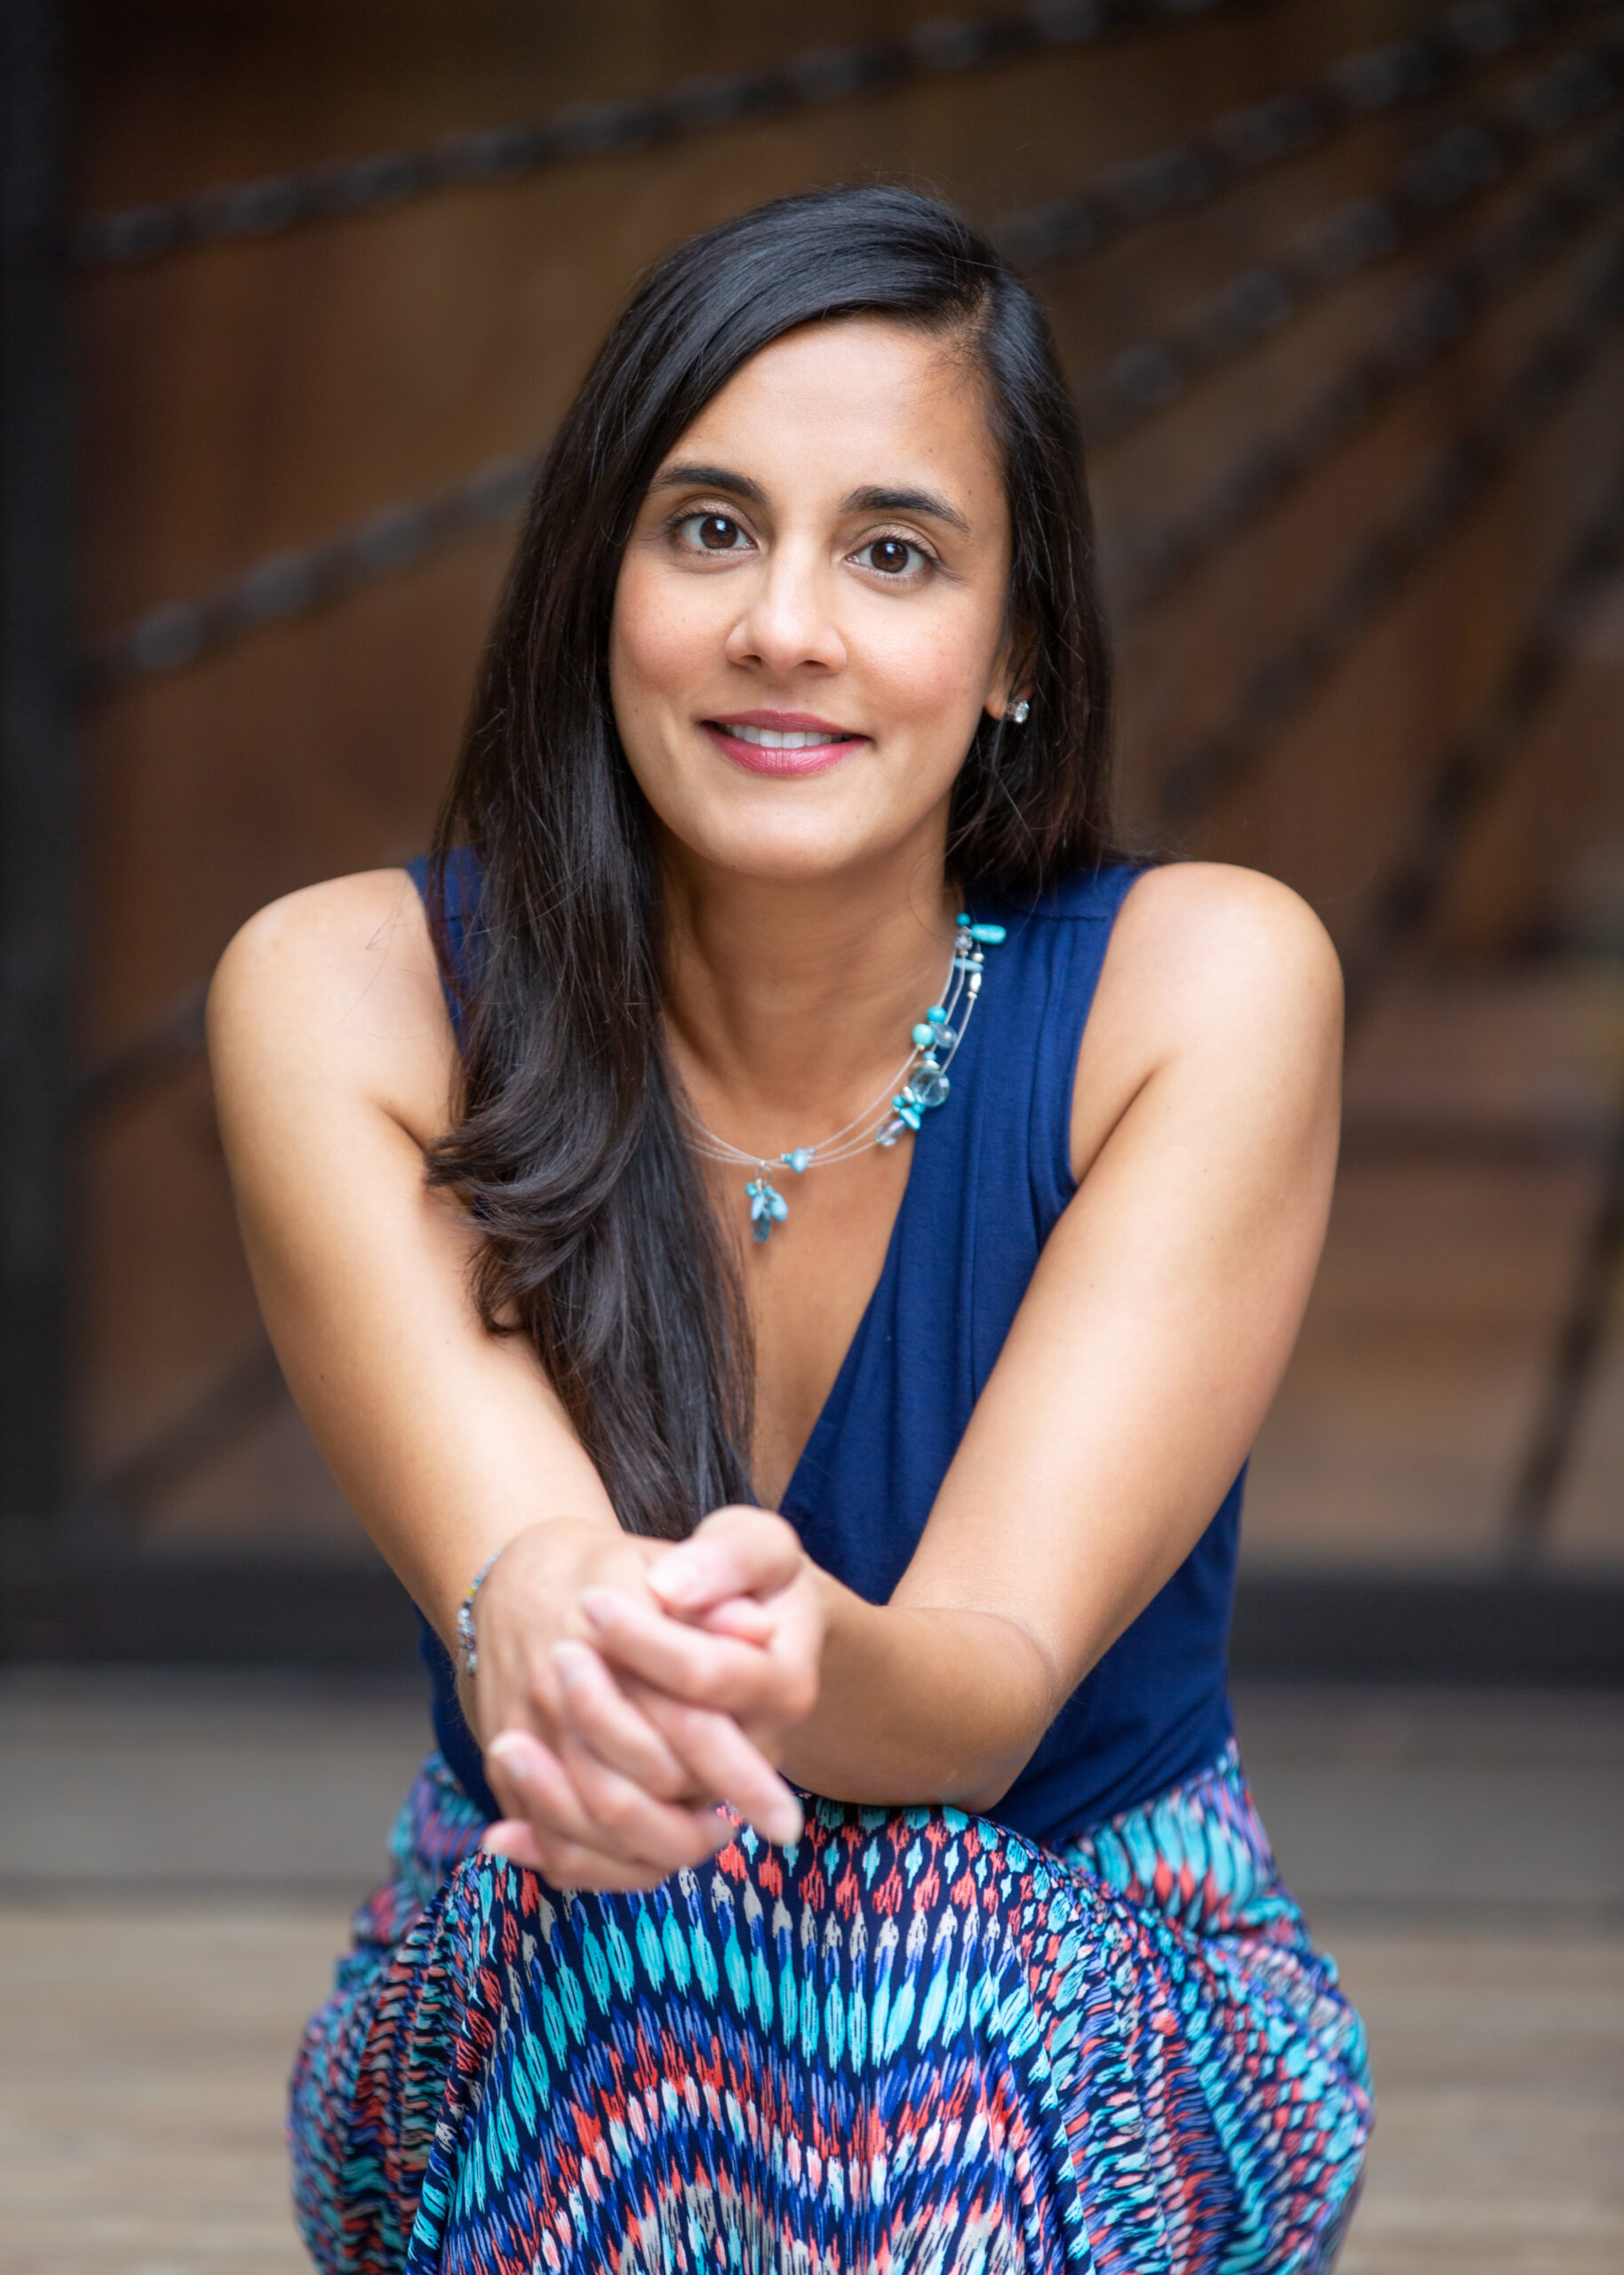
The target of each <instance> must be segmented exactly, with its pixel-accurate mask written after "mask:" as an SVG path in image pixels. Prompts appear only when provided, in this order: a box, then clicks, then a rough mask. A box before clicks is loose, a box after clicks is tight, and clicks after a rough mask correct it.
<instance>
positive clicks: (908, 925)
mask: <svg viewBox="0 0 1624 2275" xmlns="http://www.w3.org/2000/svg"><path fill="white" fill-rule="evenodd" d="M665 906H666V920H667V934H666V973H667V981H666V986H667V994H666V1018H667V1028H668V1033H669V1034H670V1038H671V1045H672V1050H673V1058H674V1059H675V1062H676V1067H677V1072H678V1074H679V1075H680V1077H681V1081H682V1082H683V1083H684V1085H685V1086H686V1088H687V1090H688V1091H689V1098H690V1100H691V1102H692V1105H693V1108H694V1111H695V1112H696V1113H697V1114H698V1116H699V1118H700V1120H701V1121H702V1122H705V1123H706V1124H707V1125H708V1126H709V1127H711V1128H712V1129H713V1130H716V1132H717V1134H718V1135H719V1136H721V1137H724V1138H728V1140H729V1142H731V1143H732V1144H734V1145H741V1146H744V1147H745V1148H747V1149H750V1150H754V1149H755V1148H757V1147H760V1150H761V1151H762V1153H766V1154H768V1155H769V1156H771V1155H776V1153H779V1152H781V1151H782V1150H784V1148H786V1147H788V1146H790V1145H800V1144H816V1143H817V1142H818V1141H819V1140H820V1139H821V1138H824V1136H825V1135H826V1134H827V1133H828V1132H830V1131H831V1130H834V1129H836V1128H837V1127H838V1126H839V1125H840V1123H842V1122H845V1121H846V1120H847V1118H848V1115H850V1114H856V1113H858V1112H860V1111H861V1110H863V1109H864V1107H865V1106H867V1105H868V1104H869V1102H870V1100H871V1098H872V1097H873V1096H874V1094H875V1093H876V1092H877V1091H878V1090H879V1089H880V1086H881V1085H882V1084H883V1083H884V1082H886V1081H887V1080H888V1078H889V1076H890V1075H891V1074H893V1073H894V1072H895V1070H896V1067H897V1066H900V1065H901V1063H902V1062H903V1060H904V1058H906V1057H907V1055H908V1050H909V1047H910V1045H909V1034H910V1031H911V1029H912V1026H913V1025H914V1023H915V1022H916V1021H917V1020H918V1019H919V1018H921V1017H922V1015H923V1013H924V1011H925V1010H926V1009H927V1006H928V1005H930V1004H932V1003H935V1002H939V1001H940V1000H941V996H942V992H943V987H944V986H945V985H946V982H947V976H948V970H949V963H950V960H951V953H952V938H953V919H954V915H955V914H956V912H957V908H958V906H959V904H958V902H957V901H956V899H955V898H953V897H952V895H951V893H950V891H949V890H948V887H947V883H946V880H945V878H944V876H943V862H942V849H941V845H940V842H938V843H937V846H936V848H935V857H934V858H921V856H920V854H919V849H918V848H917V846H915V847H911V848H909V849H908V851H907V854H906V856H905V858H904V857H903V856H901V855H899V856H897V857H895V858H888V859H882V860H880V861H879V862H876V863H874V864H872V865H870V866H867V867H865V868H864V870H862V871H861V872H856V873H854V872H843V873H841V874H840V875H838V876H832V877H818V878H812V879H798V880H793V881H791V882H784V881H782V880H778V879H758V878H740V877H737V876H733V875H722V874H717V873H715V872H711V873H708V874H707V873H705V872H703V871H701V870H700V869H698V868H697V866H696V865H695V864H694V863H693V861H692V860H691V858H688V857H686V855H684V856H682V857H680V858H668V859H667V861H666V863H665Z"/></svg>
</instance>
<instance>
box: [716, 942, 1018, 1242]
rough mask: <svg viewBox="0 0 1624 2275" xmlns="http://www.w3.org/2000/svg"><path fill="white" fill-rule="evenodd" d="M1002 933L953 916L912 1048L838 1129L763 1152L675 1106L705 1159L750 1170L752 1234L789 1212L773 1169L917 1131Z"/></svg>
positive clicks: (941, 1102)
mask: <svg viewBox="0 0 1624 2275" xmlns="http://www.w3.org/2000/svg"><path fill="white" fill-rule="evenodd" d="M1002 938H1004V927H1003V926H1002V925H1001V924H973V923H972V922H970V919H969V918H968V917H967V916H964V915H961V916H960V917H959V920H958V922H957V924H956V925H955V928H954V936H953V961H952V965H951V970H949V972H948V976H947V985H946V986H944V987H943V990H942V1000H941V1002H939V1003H933V1004H932V1005H931V1007H930V1009H929V1010H927V1012H926V1014H925V1016H924V1018H922V1019H921V1020H920V1021H919V1025H918V1026H916V1027H915V1028H914V1030H913V1033H912V1038H911V1040H912V1050H910V1051H909V1053H908V1056H907V1058H905V1059H904V1061H903V1063H902V1065H901V1066H899V1067H898V1069H897V1071H896V1074H893V1075H892V1077H891V1079H890V1081H889V1082H888V1083H887V1084H886V1086H885V1089H884V1090H882V1091H881V1092H880V1096H879V1097H878V1098H876V1099H875V1100H874V1101H873V1103H872V1105H870V1106H864V1109H863V1111H862V1113H861V1114H854V1115H853V1117H852V1119H851V1120H850V1121H849V1122H848V1123H847V1124H846V1125H845V1127H844V1129H841V1130H836V1131H835V1132H834V1133H833V1135H832V1137H828V1138H820V1139H819V1141H818V1143H817V1144H816V1145H792V1146H791V1148H790V1150H789V1152H788V1153H779V1154H776V1155H775V1156H774V1157H772V1158H771V1159H768V1157H767V1156H766V1155H764V1154H760V1153H745V1152H744V1149H743V1147H741V1146H738V1145H729V1144H728V1140H727V1139H726V1138H719V1137H718V1136H717V1135H716V1133H715V1131H714V1130H707V1129H706V1128H705V1124H704V1122H701V1121H700V1120H699V1119H698V1117H697V1115H696V1114H692V1113H690V1112H689V1109H688V1107H687V1106H683V1107H682V1108H681V1112H682V1115H683V1119H684V1120H685V1121H686V1122H687V1123H688V1125H689V1129H690V1130H692V1131H693V1133H694V1151H695V1152H696V1153H699V1154H702V1155H703V1156H704V1158H705V1160H706V1161H727V1162H728V1163H730V1164H732V1165H735V1166H736V1167H738V1168H740V1169H753V1170H754V1171H755V1175H754V1176H753V1177H750V1178H748V1179H747V1180H746V1182H745V1185H744V1193H745V1195H746V1197H747V1199H748V1200H749V1202H750V1229H751V1231H752V1233H753V1234H754V1236H755V1238H756V1239H757V1240H759V1241H764V1240H766V1239H767V1238H768V1235H769V1234H770V1233H771V1232H772V1229H773V1226H774V1225H781V1224H783V1222H784V1218H785V1217H787V1216H788V1215H789V1213H790V1204H789V1202H788V1201H786V1200H785V1199H784V1195H783V1194H782V1193H780V1192H779V1191H778V1188H777V1186H776V1185H775V1184H774V1182H773V1180H774V1178H775V1177H776V1176H777V1175H778V1173H779V1171H780V1170H781V1169H791V1170H792V1171H793V1172H794V1174H795V1175H796V1176H797V1177H801V1176H803V1175H804V1174H805V1172H806V1171H807V1170H808V1169H829V1168H831V1167H832V1165H833V1164H834V1163H835V1162H836V1161H851V1160H852V1159H853V1158H854V1157H855V1156H856V1154H858V1153H867V1152H868V1150H869V1148H870V1147H871V1146H872V1145H881V1146H888V1145H896V1141H897V1139H898V1138H900V1137H901V1136H902V1135H903V1133H904V1130H917V1129H918V1128H919V1124H920V1123H921V1122H923V1120H924V1118H925V1116H926V1115H927V1114H934V1113H935V1110H936V1108H937V1107H938V1106H945V1105H946V1103H947V1093H948V1090H949V1087H950V1086H949V1082H948V1075H947V1070H948V1068H949V1067H950V1066H951V1065H952V1063H953V1059H954V1057H955V1055H956V1054H957V1052H958V1050H959V1044H960V1043H961V1042H963V1041H964V1036H965V1030H966V1029H967V1027H968V1026H969V1024H970V1018H971V1015H972V1014H973V1012H974V1011H975V1001H976V998H977V996H978V995H979V994H981V978H982V970H983V964H984V962H985V954H984V951H985V950H986V949H988V948H991V947H996V946H998V945H999V941H1000V940H1002ZM877 1114H878V1115H879V1117H880V1119H879V1121H878V1122H876V1121H875V1116H876V1115H877Z"/></svg>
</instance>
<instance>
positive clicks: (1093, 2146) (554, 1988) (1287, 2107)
mask: <svg viewBox="0 0 1624 2275" xmlns="http://www.w3.org/2000/svg"><path fill="white" fill-rule="evenodd" d="M480 1830H481V1827H480V1823H479V1820H478V1817H477V1816H476V1815H475V1813H474V1809H473V1808H472V1806H471V1804H470V1803H469V1802H468V1800H466V1797H465V1796H464V1794H463V1792H462V1791H461V1788H460V1787H459V1786H458V1784H456V1783H455V1781H454V1780H453V1778H452V1777H451V1776H450V1772H449V1770H448V1769H447V1768H445V1765H444V1764H443V1762H442V1761H441V1760H439V1758H438V1757H437V1756H436V1757H431V1759H430V1760H429V1761H428V1762H427V1763H426V1766H425V1768H424V1769H423V1771H422V1773H421V1775H420V1776H419V1777H418V1781H417V1783H416V1784H415V1786H414V1787H413V1789H412V1791H411V1792H410V1795H409V1797H408V1799H407V1801H406V1804H405V1807H404V1808H403V1810H402V1815H401V1818H400V1821H399V1823H398V1824H397V1826H396V1828H395V1832H394V1843H393V1854H394V1860H395V1864H396V1871H395V1874H394V1878H393V1879H392V1880H390V1881H389V1882H388V1883H387V1884H386V1886H385V1887H384V1888H381V1889H380V1890H379V1891H378V1894H377V1895H376V1896H373V1897H372V1898H371V1900H370V1903H369V1904H365V1905H363V1907H362V1911H361V1912H360V1913H359V1914H358V1915H357V1918H356V1921H355V1940H354V1946H353V1948H352V1950H351V1952H349V1954H348V1955H347V1956H346V1958H345V1959H344V1960H341V1961H340V1963H339V1967H338V1979H337V1985H336V1988H335V1991H334V1994H333V1996H332V1998H331V1999H330V2000H329V2001H328V2003H327V2005H326V2006H325V2007H323V2008H322V2009H321V2011H320V2012H319V2013H318V2014H317V2015H316V2016H314V2018H313V2020H312V2021H311V2023H310V2025H309V2027H308V2029H307V2031H306V2035H305V2040H304V2044H303V2047H302V2048H301V2051H300V2054H299V2063H298V2066H297V2068H296V2070H295V2071H294V2076H293V2086H292V2108H291V2126H290V2129H291V2143H292V2148H293V2158H294V2173H295V2198H296V2202H297V2206H298V2210H299V2221H300V2225H301V2227H302V2229H303V2231H304V2235H305V2239H306V2244H307V2245H308V2247H309V2249H310V2252H311V2254H312V2256H313V2257H314V2260H315V2262H316V2264H317V2265H318V2267H320V2268H321V2269H322V2270H323V2271H324V2275H383V2271H388V2275H396V2271H406V2275H431V2271H434V2275H442V2271H443V2275H609V2271H614V2275H701V2271H724V2270H725V2271H729V2275H734V2271H737V2275H859V2271H861V2275H871V2271H872V2275H880V2271H888V2275H1063V2271H1065V2275H1087V2271H1097V2275H1197V2271H1207V2270H1212V2271H1217V2270H1220V2269H1222V2270H1223V2271H1224V2275H1239V2271H1241V2270H1269V2271H1281V2275H1284V2271H1286V2270H1291V2271H1294V2275H1297V2271H1302V2275H1307V2271H1313V2270H1321V2269H1325V2268H1328V2267H1329V2266H1330V2264H1331V2262H1332V2260H1333V2257H1334V2255H1335V2252H1336V2248H1337V2245H1338V2243H1339V2242H1340V2240H1341V2237H1342V2234H1343V2233H1344V2231H1345V2229H1346V2226H1347V2223H1348V2219H1349V2214H1350V2213H1351V2211H1352V2207H1353V2203H1354V2199H1355V2197H1356V2195H1357V2187H1358V2180H1359V2174H1360V2168H1361V2162H1362V2159H1363V2154H1364V2148H1365V2138H1366V2135H1367V2134H1368V2131H1369V2127H1370V2120H1371V2098H1370V2087H1369V2078H1368V2071H1367V2067H1366V2062H1365V2043H1364V2033H1363V2031H1362V2029H1361V2027H1360V2024H1359V2019H1358V2016H1357V2015H1356V2014H1355V2012H1354V2011H1353V2009H1352V2008H1351V2007H1350V2006H1349V2004H1348V2001H1347V2000H1346V1999H1345V1998H1344V1997H1343V1996H1342V1994H1341V1992H1340V1991H1339V1990H1338V1988H1337V1977H1336V1968H1335V1965H1334V1963H1333V1961H1332V1960H1330V1959H1328V1958H1326V1957H1325V1956H1323V1955H1322V1954H1321V1953H1319V1952H1317V1951H1316V1950H1315V1949H1314V1947H1313V1945H1312V1944H1311V1943H1310V1939H1309V1936H1308V1932H1307V1929H1306V1928H1305V1926H1304V1923H1303V1920H1302V1914H1301V1912H1299V1911H1298V1909H1297V1906H1296V1904H1294V1901H1293V1900H1292V1898H1291V1896H1289V1895H1288V1894H1287V1893H1286V1890H1285V1888H1283V1887H1282V1886H1281V1884H1280V1882H1279V1880H1278V1877H1277V1875H1276V1872H1275V1869H1274V1864H1273V1860H1272V1858H1271V1856H1270V1850H1269V1846H1268V1842H1267V1840H1266V1838H1265V1836H1264V1833H1263V1830H1262V1825H1261V1824H1259V1822H1258V1819H1257V1816H1256V1813H1255V1811H1254V1808H1253V1805H1252V1801H1251V1797H1250V1795H1249V1794H1248V1792H1247V1790H1246V1782H1245V1779H1244V1777H1243V1776H1242V1774H1241V1768H1240V1762H1239V1758H1238V1754H1237V1753H1236V1752H1235V1749H1234V1747H1233V1746H1230V1748H1229V1750H1228V1751H1227V1752H1225V1753H1224V1754H1223V1755H1222V1757H1221V1758H1220V1760H1218V1761H1217V1762H1215V1763H1214V1766H1213V1767H1212V1768H1210V1769H1209V1770H1207V1771H1206V1772H1204V1773H1203V1774H1202V1775H1201V1776H1198V1777H1195V1778H1193V1779H1191V1780H1190V1782H1189V1783H1187V1784H1183V1785H1180V1786H1176V1787H1174V1789H1173V1790H1172V1791H1170V1792H1166V1793H1164V1794H1163V1795H1161V1796H1160V1798H1159V1799H1158V1800H1155V1801H1154V1802H1150V1803H1147V1804H1146V1805H1144V1806H1143V1807H1142V1808H1135V1809H1132V1810H1130V1811H1128V1812H1127V1813H1126V1815H1124V1816H1118V1817H1116V1818H1113V1819H1112V1820H1111V1822H1110V1823H1109V1824H1103V1825H1099V1826H1096V1827H1095V1828H1094V1829H1093V1830H1092V1832H1090V1833H1088V1834H1087V1836H1086V1837H1085V1838H1082V1839H1080V1840H1077V1841H1075V1842H1072V1843H1069V1844H1068V1845H1067V1846H1065V1847H1064V1848H1062V1849H1060V1850H1057V1851H1056V1850H1052V1849H1047V1848H1036V1847H1034V1846H1033V1845H1032V1844H1031V1842H1030V1841H1027V1840H1023V1839H1020V1838H1018V1837H1017V1836H1016V1835H1015V1833H1013V1832H1009V1831H1007V1829H1006V1828H1005V1827H1003V1826H1000V1825H999V1824H993V1823H991V1822H989V1821H988V1820H986V1819H984V1818H981V1817H973V1816H965V1815H964V1814H962V1813H961V1812H960V1811H959V1810H956V1809H947V1808H940V1809H933V1808H908V1809H880V1808H853V1807H848V1806H845V1805H843V1804H837V1803H833V1802H829V1801H824V1800H816V1799H810V1798H809V1799H808V1808H807V1824H806V1831H805V1833H804V1835H803V1837H802V1838H801V1840H799V1841H798V1842H796V1843H795V1844H794V1846H793V1847H792V1848H771V1847H768V1845H767V1844H765V1843H764V1842H761V1841H760V1840H758V1839H757V1838H756V1836H755V1834H754V1833H753V1832H751V1831H750V1830H749V1829H748V1828H747V1827H741V1828H740V1830H739V1832H738V1834H737V1837H736V1840H734V1841H733V1843H732V1844H731V1845H730V1846H729V1847H728V1848H723V1849H722V1850H721V1852H720V1855H719V1856H717V1857H716V1858H715V1859H714V1861H713V1862H712V1864H708V1865H706V1866H705V1867H704V1868H702V1869H701V1870H699V1871H697V1872H681V1873H678V1874H676V1875H674V1876H673V1878H672V1879H671V1880H667V1881H665V1882H664V1883H663V1884H662V1885H661V1886H660V1887H659V1888H656V1889H655V1890H654V1891H653V1892H652V1893H651V1894H649V1895H646V1896H643V1895H628V1896H619V1895H604V1896H596V1895H583V1894H569V1893H562V1892H561V1891H559V1890H558V1889H555V1888H551V1887H549V1886H548V1885H547V1884H546V1883H545V1882H544V1881H543V1880H540V1879H538V1878H537V1875H536V1874H534V1873H533V1872H525V1871H523V1870H521V1868H519V1867H518V1866H515V1865H513V1864H509V1863H507V1862H506V1860H505V1859H503V1858H500V1857H493V1856H486V1855H484V1854H483V1853H482V1852H481V1851H480V1849H479V1848H478V1846H477V1843H478V1839H479V1833H480Z"/></svg>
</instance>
